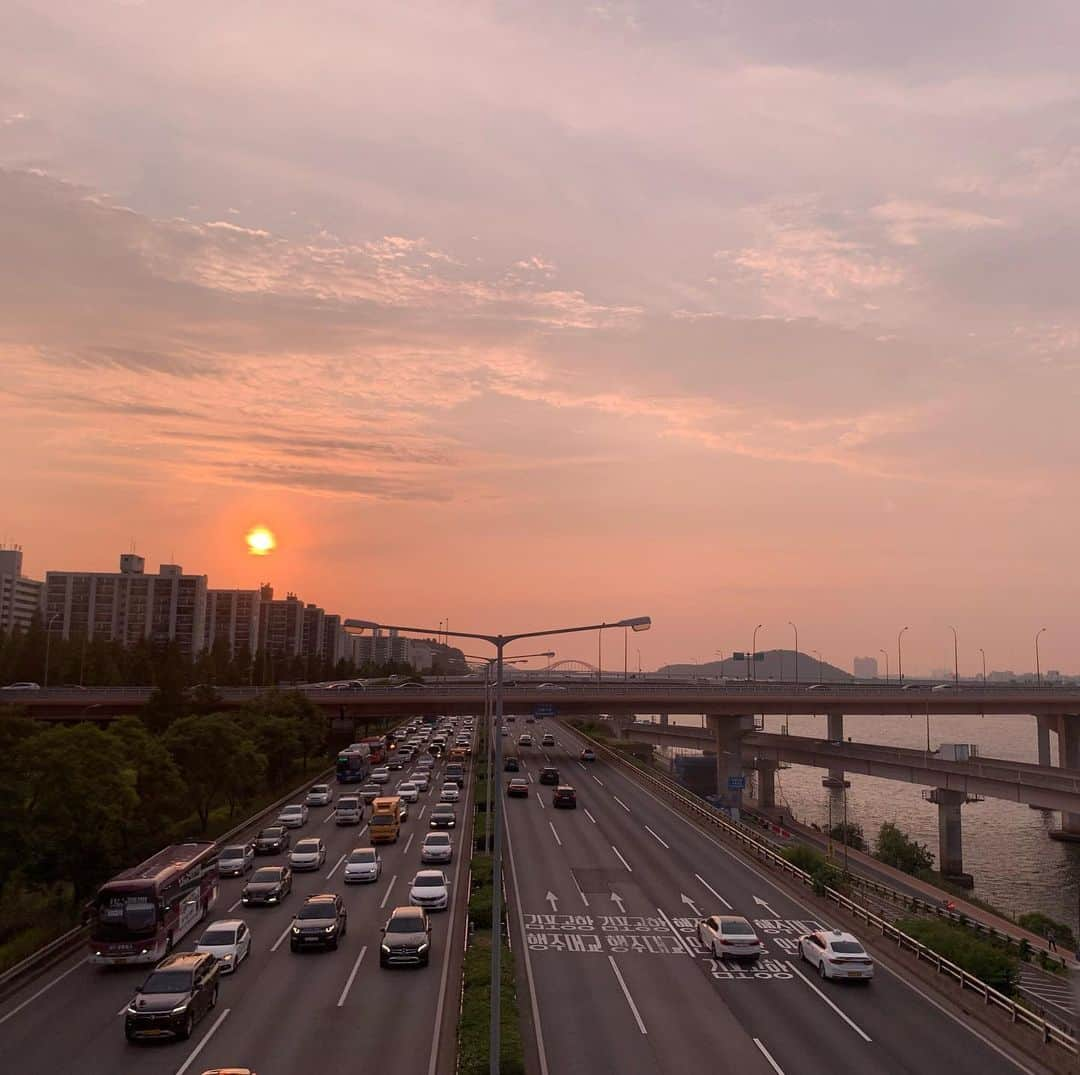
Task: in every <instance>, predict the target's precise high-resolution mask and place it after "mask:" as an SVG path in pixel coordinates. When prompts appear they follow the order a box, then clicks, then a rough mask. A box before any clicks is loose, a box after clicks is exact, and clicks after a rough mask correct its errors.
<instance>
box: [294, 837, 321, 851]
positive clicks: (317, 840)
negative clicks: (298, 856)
mask: <svg viewBox="0 0 1080 1075" xmlns="http://www.w3.org/2000/svg"><path fill="white" fill-rule="evenodd" d="M321 843H322V837H320V836H302V837H301V838H300V839H299V840H297V841H296V846H297V847H299V846H300V845H301V844H321ZM294 850H295V848H294Z"/></svg>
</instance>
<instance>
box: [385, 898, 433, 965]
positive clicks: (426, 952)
mask: <svg viewBox="0 0 1080 1075" xmlns="http://www.w3.org/2000/svg"><path fill="white" fill-rule="evenodd" d="M382 932H383V939H382V944H381V945H379V966H380V967H401V966H412V967H426V966H427V965H428V960H429V959H430V955H431V951H430V950H431V923H430V922H429V921H428V916H427V914H426V913H425V912H424V911H423V909H422V908H420V907H395V908H394V909H393V911H391V913H390V917H389V918H388V919H387V921H386V925H385V926H383V931H382Z"/></svg>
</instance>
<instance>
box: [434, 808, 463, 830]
mask: <svg viewBox="0 0 1080 1075" xmlns="http://www.w3.org/2000/svg"><path fill="white" fill-rule="evenodd" d="M456 825H457V811H455V810H454V806H453V803H438V804H436V805H435V806H433V807H432V808H431V813H430V814H429V815H428V826H429V827H430V828H432V829H452V828H454V826H456Z"/></svg>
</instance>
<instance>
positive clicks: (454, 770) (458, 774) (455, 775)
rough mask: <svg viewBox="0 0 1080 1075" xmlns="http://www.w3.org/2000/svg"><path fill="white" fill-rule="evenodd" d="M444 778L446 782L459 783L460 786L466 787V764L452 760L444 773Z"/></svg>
mask: <svg viewBox="0 0 1080 1075" xmlns="http://www.w3.org/2000/svg"><path fill="white" fill-rule="evenodd" d="M443 780H444V781H445V782H446V783H448V784H449V783H454V784H457V786H458V787H459V788H463V787H465V766H464V765H462V764H461V763H460V762H453V761H452V762H450V763H449V764H448V765H447V766H446V772H445V773H444V774H443Z"/></svg>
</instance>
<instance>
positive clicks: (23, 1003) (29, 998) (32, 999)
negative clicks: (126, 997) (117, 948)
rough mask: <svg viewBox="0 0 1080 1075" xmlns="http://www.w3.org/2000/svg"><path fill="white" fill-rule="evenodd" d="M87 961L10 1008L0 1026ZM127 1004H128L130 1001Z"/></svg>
mask: <svg viewBox="0 0 1080 1075" xmlns="http://www.w3.org/2000/svg"><path fill="white" fill-rule="evenodd" d="M89 959H90V957H89V956H83V957H82V959H80V960H79V962H78V963H76V964H75V966H73V967H68V969H67V970H66V971H64V973H63V974H60V975H57V977H55V978H54V979H53V980H52V981H51V982H49V984H48V985H43V986H42V987H41V988H40V989H39V990H38V991H37V992H36V993H34V994H32V995H31V996H29V997H27V998H26V1000H24V1001H23V1002H22V1004H20V1005H19V1006H18V1007H17V1008H12V1009H11V1011H9V1012H8V1013H7V1014H6V1015H4V1016H0V1026H2V1025H3V1024H4V1023H6V1022H7V1021H8V1020H9V1019H10V1018H11V1017H12V1016H13V1015H18V1014H19V1012H21V1011H22V1010H23V1008H25V1007H26V1006H27V1004H32V1003H33V1002H34V1001H35V1000H37V998H38V997H40V996H41V994H42V993H47V992H48V991H49V990H50V989H52V987H53V986H54V985H56V983H57V982H62V981H63V980H64V979H65V978H66V977H67V976H68V975H69V974H71V972H72V971H76V970H78V969H79V968H80V967H81V966H82V965H83V964H84V963H86V962H87V961H88V960H89ZM128 1003H130V1001H129V1002H128ZM124 1007H125V1008H126V1007H127V1005H126V1004H125V1005H124Z"/></svg>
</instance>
